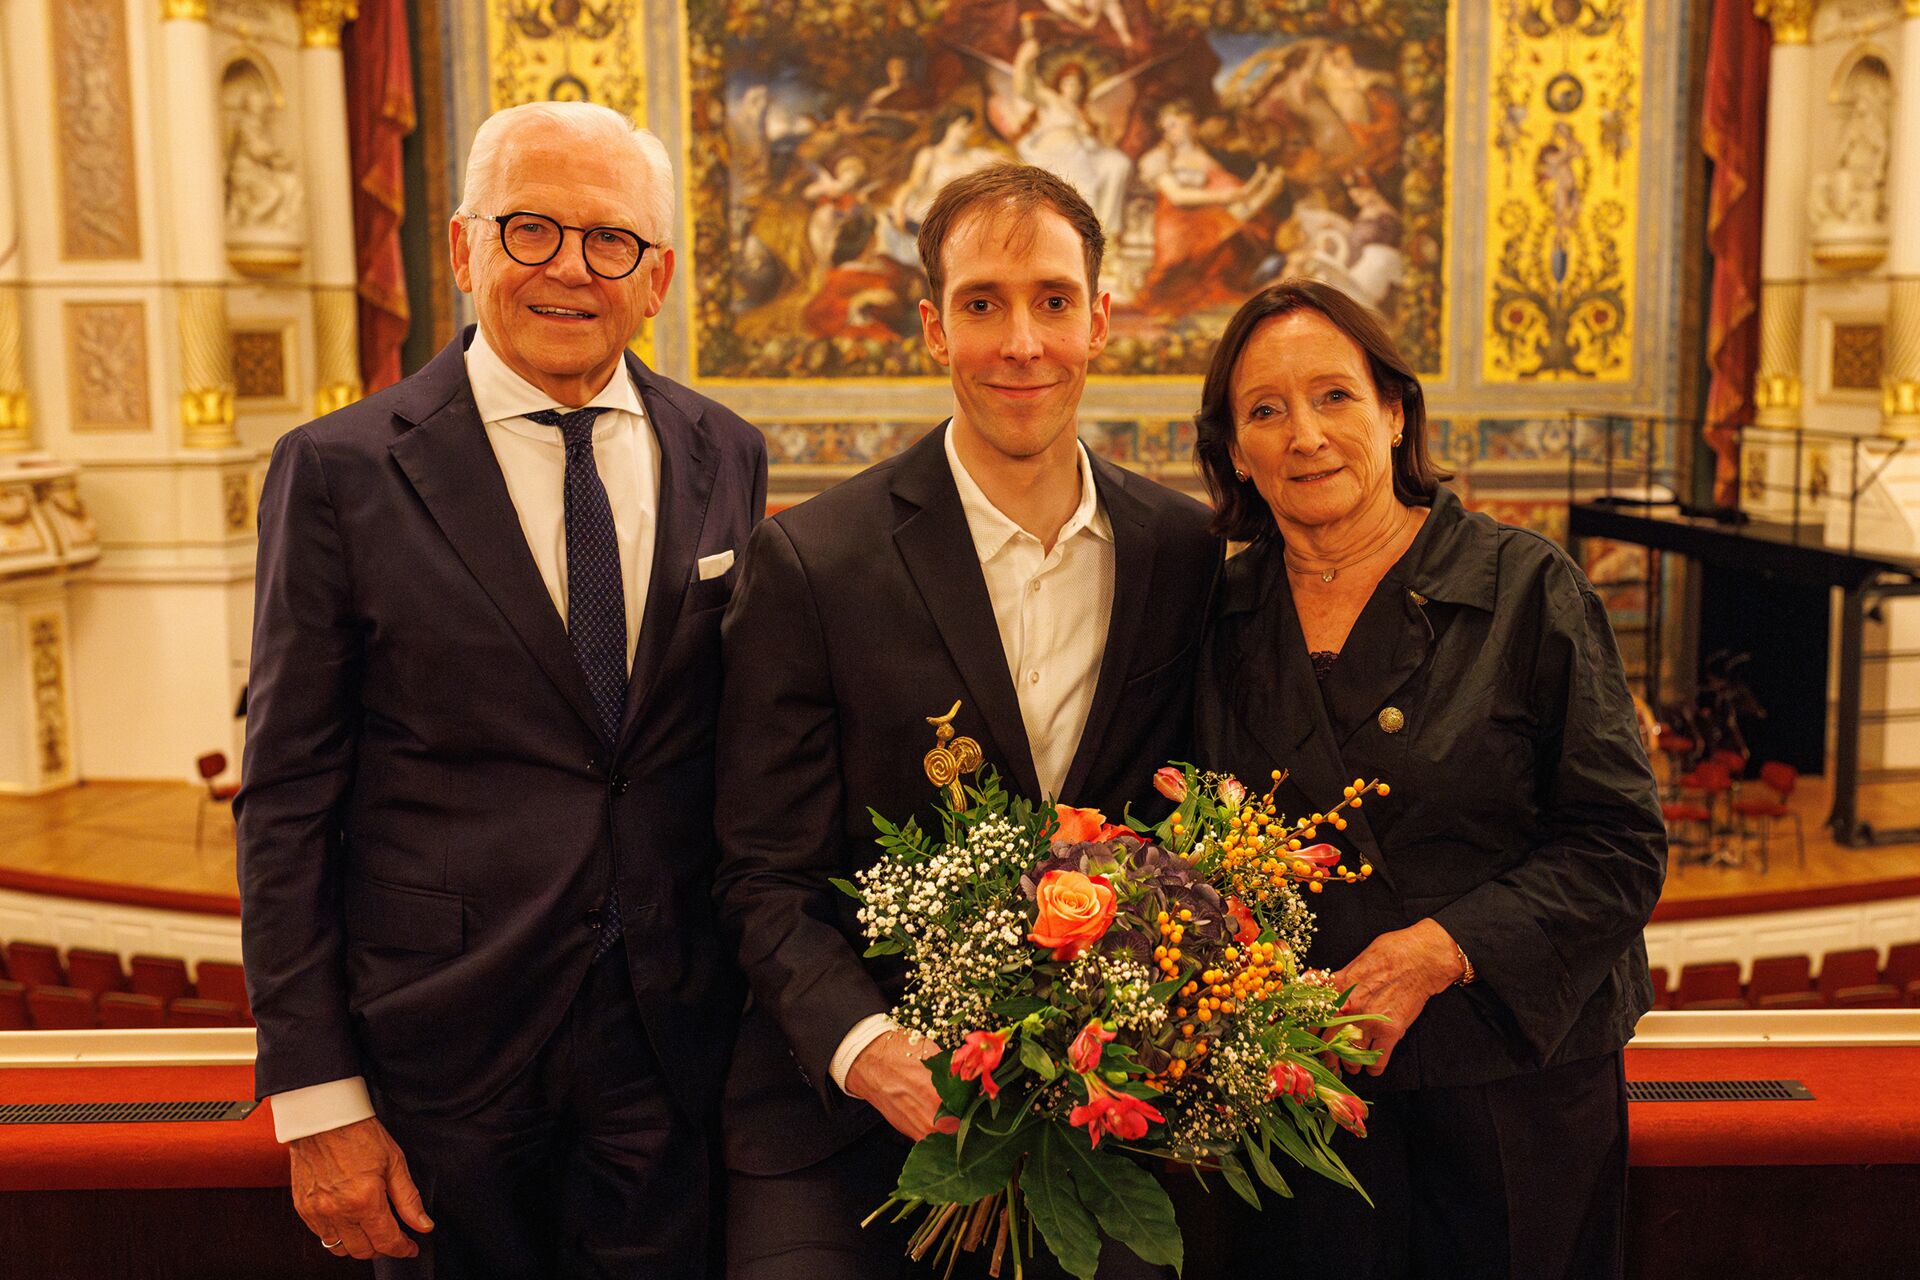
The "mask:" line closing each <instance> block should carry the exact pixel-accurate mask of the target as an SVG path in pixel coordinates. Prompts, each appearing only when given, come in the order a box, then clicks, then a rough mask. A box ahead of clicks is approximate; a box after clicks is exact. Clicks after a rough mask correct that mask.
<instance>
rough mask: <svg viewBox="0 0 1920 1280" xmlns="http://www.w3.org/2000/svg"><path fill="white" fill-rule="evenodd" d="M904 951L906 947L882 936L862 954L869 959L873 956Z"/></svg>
mask: <svg viewBox="0 0 1920 1280" xmlns="http://www.w3.org/2000/svg"><path fill="white" fill-rule="evenodd" d="M904 951H906V948H905V947H904V946H902V945H901V944H900V943H899V942H897V941H895V940H894V939H892V938H882V939H880V941H878V942H876V943H874V944H873V945H872V946H870V947H868V948H867V949H866V951H864V952H863V953H862V954H863V955H864V956H865V957H866V958H867V959H869V960H871V959H873V958H874V957H875V956H897V955H900V954H901V953H902V952H904Z"/></svg>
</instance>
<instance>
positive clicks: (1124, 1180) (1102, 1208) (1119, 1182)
mask: <svg viewBox="0 0 1920 1280" xmlns="http://www.w3.org/2000/svg"><path fill="white" fill-rule="evenodd" d="M1060 1141H1061V1146H1062V1148H1063V1149H1064V1153H1065V1159H1066V1162H1067V1165H1068V1167H1069V1168H1070V1169H1072V1170H1073V1185H1074V1186H1075V1187H1076V1188H1078V1189H1079V1192H1080V1201H1081V1203H1082V1204H1084V1205H1086V1206H1087V1208H1089V1209H1091V1210H1093V1216H1094V1217H1095V1218H1097V1219H1099V1222H1100V1229H1101V1230H1102V1231H1104V1232H1106V1233H1107V1234H1108V1235H1110V1236H1112V1237H1113V1238H1114V1239H1115V1240H1118V1241H1119V1242H1120V1243H1121V1244H1123V1245H1125V1246H1127V1248H1129V1249H1131V1250H1133V1251H1134V1253H1136V1254H1138V1255H1139V1257H1140V1259H1141V1260H1142V1261H1144V1262H1152V1263H1158V1264H1159V1265H1161V1266H1170V1267H1172V1268H1173V1269H1174V1270H1175V1271H1176V1272H1178V1271H1179V1270H1180V1266H1181V1263H1182V1261H1183V1256H1184V1255H1183V1242H1182V1241H1181V1239H1180V1224H1179V1223H1178V1222H1176V1221H1174V1217H1173V1201H1171V1200H1169V1199H1167V1193H1166V1190H1165V1188H1163V1187H1162V1186H1161V1185H1160V1184H1159V1182H1157V1181H1155V1179H1154V1176H1153V1175H1152V1174H1150V1173H1148V1172H1147V1171H1146V1170H1145V1169H1142V1168H1141V1167H1140V1166H1139V1165H1137V1164H1135V1163H1134V1162H1133V1161H1131V1160H1129V1159H1127V1158H1126V1157H1125V1156H1121V1155H1114V1154H1113V1153H1111V1152H1107V1151H1101V1150H1099V1149H1098V1148H1096V1147H1094V1146H1093V1145H1092V1144H1090V1143H1089V1142H1088V1141H1087V1140H1086V1137H1085V1135H1084V1134H1082V1133H1081V1132H1079V1131H1075V1130H1069V1131H1067V1133H1066V1134H1065V1136H1064V1137H1062V1138H1061V1140H1060Z"/></svg>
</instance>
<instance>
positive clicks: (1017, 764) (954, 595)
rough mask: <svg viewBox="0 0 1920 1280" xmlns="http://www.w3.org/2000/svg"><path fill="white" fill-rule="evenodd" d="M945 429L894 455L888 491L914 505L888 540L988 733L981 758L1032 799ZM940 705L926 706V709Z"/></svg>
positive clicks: (1023, 746) (1009, 687) (1022, 740)
mask: <svg viewBox="0 0 1920 1280" xmlns="http://www.w3.org/2000/svg"><path fill="white" fill-rule="evenodd" d="M946 430H947V429H946V427H945V425H942V426H940V427H938V428H936V429H934V430H933V431H931V432H929V433H928V434H927V435H926V436H925V437H924V438H922V439H921V440H920V442H919V443H918V444H915V445H914V446H913V447H912V448H910V449H908V450H907V452H906V453H904V454H902V455H901V458H900V462H899V464H898V465H897V467H896V468H895V477H894V482H893V492H894V495H895V496H896V497H898V498H901V499H903V500H904V501H905V502H907V503H908V504H909V505H910V506H911V507H913V508H914V509H913V510H912V511H911V512H909V513H908V514H907V516H906V518H905V519H904V520H902V521H901V523H900V524H899V525H898V526H897V527H896V528H895V529H894V531H893V541H894V545H895V546H896V547H898V548H899V550H900V558H901V559H902V560H903V561H904V562H905V563H906V566H907V573H908V574H909V575H910V576H911V577H912V578H913V584H914V586H915V588H917V589H918V590H919V592H920V598H921V600H923V601H924V602H925V604H926V606H927V613H928V614H929V615H930V616H931V617H932V619H933V625H934V626H935V628H936V629H938V630H939V632H940V639H941V641H942V642H943V643H944V644H945V645H946V647H947V653H948V655H949V656H950V657H951V658H952V659H953V665H954V666H955V667H956V668H957V669H958V670H959V672H960V678H961V680H962V681H964V682H965V683H966V686H967V694H968V699H967V701H968V704H969V705H970V706H971V707H972V708H973V710H974V712H975V714H976V715H978V716H979V717H980V718H981V719H982V720H984V721H985V722H986V725H987V732H988V734H989V735H991V737H992V739H993V741H992V742H991V743H982V744H981V746H982V748H983V749H984V751H985V753H986V757H987V762H988V763H989V764H994V765H998V766H999V768H1000V771H1001V772H1002V774H1004V775H1005V776H1006V777H1007V779H1008V782H1009V786H1010V789H1012V790H1014V791H1016V792H1018V793H1019V794H1021V795H1024V796H1028V797H1030V798H1032V799H1033V800H1034V801H1035V802H1036V803H1038V802H1039V800H1040V799H1041V796H1040V783H1039V779H1038V775H1036V774H1035V772H1034V768H1033V751H1032V748H1031V747H1030V746H1029V745H1028V743H1027V727H1026V721H1025V720H1024V719H1022V718H1021V715H1020V699H1019V697H1018V696H1017V695H1016V694H1015V693H1014V689H1013V677H1012V676H1011V675H1009V674H1008V671H1007V655H1006V650H1005V649H1004V648H1003V647H1002V645H1001V643H1000V628H999V624H998V623H996V622H995V621H994V616H993V601H992V599H991V598H990V597H989V596H988V595H987V580H986V578H985V577H984V576H983V575H982V574H981V572H980V561H979V558H978V556H977V555H976V554H975V552H974V546H973V534H972V532H971V531H970V530H969V529H968V527H967V516H966V512H965V511H963V510H962V509H961V506H960V492H959V490H957V489H955V488H954V485H953V473H952V471H951V470H950V469H949V468H948V465H947V452H946V443H945V442H946ZM945 710H946V708H945V707H930V708H929V709H928V711H927V714H928V715H939V714H941V713H942V712H944V711H945Z"/></svg>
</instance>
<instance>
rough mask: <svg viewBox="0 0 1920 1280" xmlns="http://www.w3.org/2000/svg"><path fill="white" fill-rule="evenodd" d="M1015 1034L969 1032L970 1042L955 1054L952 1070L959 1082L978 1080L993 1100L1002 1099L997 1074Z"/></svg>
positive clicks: (967, 1041) (968, 1038) (982, 1090)
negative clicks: (995, 1074)
mask: <svg viewBox="0 0 1920 1280" xmlns="http://www.w3.org/2000/svg"><path fill="white" fill-rule="evenodd" d="M1012 1036H1013V1031H1012V1030H1011V1029H1008V1030H1006V1031H969V1032H968V1033H967V1039H966V1043H964V1044H962V1045H961V1046H960V1047H959V1048H958V1049H955V1050H954V1051H953V1064H952V1066H951V1068H950V1069H951V1070H952V1072H953V1075H954V1079H956V1080H978V1081H979V1082H980V1092H982V1093H984V1094H986V1095H987V1096H988V1097H989V1098H997V1097H999V1096H1000V1085H999V1084H998V1083H997V1082H996V1081H995V1080H994V1078H993V1072H994V1069H995V1068H996V1067H998V1066H999V1065H1000V1059H1001V1058H1002V1057H1003V1056H1005V1054H1006V1052H1007V1041H1008V1040H1009V1039H1011V1038H1012Z"/></svg>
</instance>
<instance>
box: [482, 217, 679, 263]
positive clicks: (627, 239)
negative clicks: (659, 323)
mask: <svg viewBox="0 0 1920 1280" xmlns="http://www.w3.org/2000/svg"><path fill="white" fill-rule="evenodd" d="M465 216H466V217H469V218H479V219H481V220H482V221H484V222H494V223H498V224H499V226H500V247H501V248H502V249H505V250H506V251H507V256H508V257H509V258H512V259H513V260H514V261H515V262H517V263H519V264H520V265H521V266H523V267H541V266H545V265H546V264H547V263H549V262H552V261H553V260H554V257H555V256H556V255H558V254H559V252H560V246H561V245H563V244H565V243H566V238H567V234H566V233H567V232H569V231H578V232H579V233H580V254H581V257H582V258H584V259H585V260H586V264H587V270H589V271H591V272H593V274H595V275H597V276H599V277H600V278H601V279H603V280H618V279H620V278H621V277H622V276H628V275H632V274H633V269H634V268H635V267H637V266H639V265H640V259H641V258H642V257H643V256H644V255H645V254H646V252H647V250H649V249H651V248H653V242H652V241H650V240H642V239H641V238H640V237H639V236H637V235H635V234H634V233H633V232H631V231H629V230H627V229H626V228H625V227H570V226H568V225H566V224H565V223H563V222H558V221H556V220H554V219H552V218H549V217H548V216H547V215H546V214H544V213H529V212H527V211H526V210H524V209H522V210H516V211H515V212H513V213H500V214H493V215H487V214H482V213H469V214H466V215H465Z"/></svg>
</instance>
